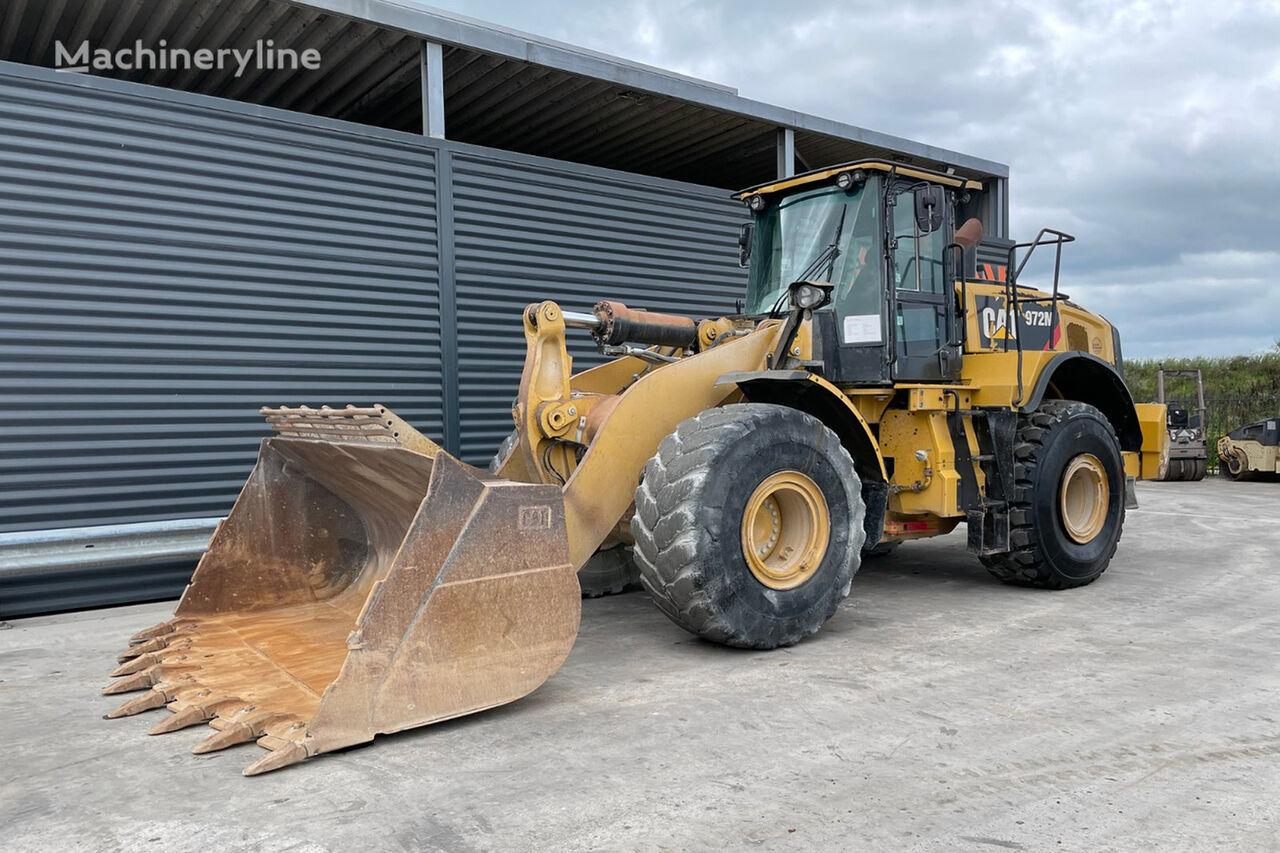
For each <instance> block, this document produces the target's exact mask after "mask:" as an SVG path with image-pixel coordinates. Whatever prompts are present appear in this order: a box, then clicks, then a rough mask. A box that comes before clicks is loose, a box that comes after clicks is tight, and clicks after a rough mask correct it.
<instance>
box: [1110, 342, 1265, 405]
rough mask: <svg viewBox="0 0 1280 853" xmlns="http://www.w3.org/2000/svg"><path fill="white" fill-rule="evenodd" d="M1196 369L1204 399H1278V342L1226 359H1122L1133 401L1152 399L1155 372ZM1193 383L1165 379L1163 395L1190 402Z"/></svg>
mask: <svg viewBox="0 0 1280 853" xmlns="http://www.w3.org/2000/svg"><path fill="white" fill-rule="evenodd" d="M1161 367H1164V368H1166V369H1179V370H1186V369H1194V368H1199V369H1200V370H1201V372H1202V373H1203V376H1204V396H1205V398H1206V399H1250V398H1253V399H1257V398H1262V399H1273V398H1278V397H1280V341H1278V342H1277V343H1276V348H1275V349H1274V350H1271V351H1269V352H1265V353H1262V354H1261V355H1235V356H1229V357H1226V358H1166V359H1149V358H1140V359H1125V362H1124V378H1125V382H1127V383H1128V385H1129V391H1130V392H1131V393H1132V394H1133V399H1134V400H1135V401H1136V402H1139V403H1142V402H1149V401H1154V400H1155V399H1156V371H1157V370H1159V369H1160V368H1161ZM1194 395H1195V383H1194V382H1193V381H1192V380H1190V379H1177V378H1166V380H1165V396H1166V397H1168V398H1170V399H1175V400H1188V401H1189V400H1191V399H1193V398H1194Z"/></svg>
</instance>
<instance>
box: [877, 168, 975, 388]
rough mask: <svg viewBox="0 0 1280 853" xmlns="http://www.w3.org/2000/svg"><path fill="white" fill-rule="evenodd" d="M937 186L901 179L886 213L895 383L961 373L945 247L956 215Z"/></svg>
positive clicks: (934, 379)
mask: <svg viewBox="0 0 1280 853" xmlns="http://www.w3.org/2000/svg"><path fill="white" fill-rule="evenodd" d="M949 199H950V196H949V193H948V192H947V191H946V190H945V189H944V188H943V187H940V186H938V185H936V184H928V183H920V182H910V181H902V182H899V183H898V185H897V186H895V187H894V189H893V191H892V192H891V193H890V194H889V198H888V201H889V207H888V210H887V212H886V216H885V220H886V224H887V229H886V240H885V245H886V251H885V255H886V258H887V264H886V266H887V267H888V292H889V317H890V328H891V337H892V340H891V341H890V345H889V361H890V372H891V375H892V377H893V380H894V381H895V382H942V381H947V380H952V379H956V378H958V377H959V375H960V352H959V348H958V347H955V346H953V345H952V341H954V340H956V339H957V338H956V335H955V329H956V309H955V299H956V298H955V286H954V280H955V276H954V273H953V271H952V270H950V269H949V264H948V255H950V256H952V257H954V254H955V253H954V252H952V253H947V252H946V251H944V250H945V248H946V246H947V244H949V243H950V242H951V234H952V231H953V230H954V217H953V213H952V205H951V204H950V200H949Z"/></svg>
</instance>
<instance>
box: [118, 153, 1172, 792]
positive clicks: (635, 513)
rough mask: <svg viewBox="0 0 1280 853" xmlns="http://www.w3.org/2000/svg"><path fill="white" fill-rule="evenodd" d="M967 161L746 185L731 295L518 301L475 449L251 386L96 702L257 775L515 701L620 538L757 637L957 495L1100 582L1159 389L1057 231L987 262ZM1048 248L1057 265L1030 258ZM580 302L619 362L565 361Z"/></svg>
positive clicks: (998, 559) (574, 623)
mask: <svg viewBox="0 0 1280 853" xmlns="http://www.w3.org/2000/svg"><path fill="white" fill-rule="evenodd" d="M980 189H981V187H980V185H978V184H977V183H975V182H970V181H966V180H964V179H963V178H959V177H956V176H953V175H944V174H937V173H933V172H929V171H925V170H921V169H913V168H905V167H902V166H897V165H893V164H890V163H882V162H876V161H861V162H856V163H850V164H847V165H844V166H840V167H836V168H830V169H823V170H820V171H815V172H810V173H807V174H804V175H801V176H798V177H795V178H790V179H787V180H783V181H778V182H774V183H771V184H769V185H765V186H759V187H755V188H752V189H750V190H747V191H744V192H742V193H740V194H739V196H738V197H739V198H741V199H742V200H743V201H744V202H745V203H746V206H747V208H748V209H749V211H750V213H751V221H750V222H748V223H746V224H744V226H743V230H742V234H741V238H740V241H739V244H740V245H739V248H740V252H741V256H742V261H743V263H744V265H749V267H750V269H749V275H748V282H747V288H746V293H745V304H744V306H743V309H742V311H741V313H739V314H737V315H734V316H726V317H718V318H705V319H692V318H687V317H680V316H673V315H669V314H664V313H658V312H651V311H644V310H637V309H635V308H630V307H627V306H626V305H623V304H621V303H619V302H610V301H602V302H599V303H598V304H596V305H595V306H594V308H593V309H592V310H591V311H590V312H586V311H584V312H572V311H565V310H562V309H561V307H560V306H559V305H557V304H555V303H554V302H540V303H534V304H532V305H529V306H528V308H527V309H526V310H525V312H524V314H523V318H522V319H523V324H524V334H525V339H526V342H527V355H526V359H525V365H524V372H523V375H522V377H521V381H520V388H519V395H518V397H517V399H516V402H515V404H514V407H513V410H512V415H513V418H514V421H515V435H514V438H513V439H511V440H510V441H509V443H508V445H507V447H505V448H504V450H503V451H502V453H501V454H500V456H499V458H498V459H497V460H496V461H495V464H494V465H493V466H492V467H493V470H492V471H483V470H480V469H477V468H473V467H471V466H469V465H466V464H463V463H462V462H460V461H458V460H457V459H455V458H453V457H452V456H450V455H449V454H448V453H446V452H444V451H443V450H442V449H441V448H440V447H439V446H438V445H436V444H435V443H434V442H432V441H431V440H429V439H427V438H426V437H424V436H422V435H420V434H419V433H418V432H417V431H416V430H414V429H413V427H411V426H410V425H409V424H407V423H405V422H404V421H403V420H401V419H400V418H398V417H396V416H395V415H394V414H393V413H392V412H390V411H388V410H386V409H385V408H383V407H382V406H376V405H375V406H368V407H363V408H356V407H352V406H348V407H347V408H345V409H330V408H327V407H325V408H320V409H313V408H307V407H301V408H274V409H264V410H263V414H264V415H265V416H266V418H267V420H268V421H269V423H270V425H271V426H272V427H273V428H274V431H275V435H273V436H272V437H270V438H266V439H264V440H263V442H262V446H261V451H260V455H259V458H258V463H257V466H256V467H255V468H254V470H253V473H252V474H251V475H250V477H249V480H248V482H247V483H246V484H245V487H244V490H243V491H242V492H241V494H240V497H239V498H238V500H237V501H236V503H235V506H234V508H233V509H232V510H231V513H230V515H229V516H228V517H227V519H226V520H225V521H224V522H223V523H222V524H221V526H220V527H219V529H218V530H217V532H216V533H215V535H214V537H213V539H212V542H211V543H210V546H209V550H208V552H207V553H206V554H205V555H204V557H203V559H202V560H201V561H200V564H199V566H198V567H197V569H196V572H195V575H194V576H193V578H192V580H191V584H190V586H188V587H187V590H186V592H185V593H184V595H183V597H182V600H181V602H180V603H179V604H178V607H177V611H176V613H175V614H174V617H173V618H172V619H170V620H169V621H167V622H164V623H162V624H160V625H157V626H155V627H153V628H149V629H147V630H144V631H141V632H140V633H138V634H136V635H135V636H134V637H133V639H132V641H131V643H130V645H129V647H128V648H127V649H126V650H125V651H124V652H123V653H122V654H121V655H120V666H119V667H118V668H117V669H116V670H115V671H114V672H113V673H112V674H113V675H114V676H117V677H118V678H117V680H115V681H114V682H113V684H112V685H111V686H109V687H108V688H106V692H109V693H123V692H128V691H145V692H139V693H138V694H137V695H136V696H134V697H133V698H130V699H129V700H128V701H127V702H125V703H124V704H123V705H121V706H120V707H119V708H117V709H116V710H114V711H112V712H111V714H109V715H108V716H113V717H114V716H124V715H129V714H134V713H138V712H140V711H144V710H147V709H152V708H161V707H165V708H167V709H168V710H169V711H170V712H171V713H170V714H169V715H168V716H166V717H165V718H164V719H163V720H161V721H160V722H158V723H157V724H156V725H155V726H154V727H153V728H152V729H151V731H152V732H153V733H161V732H170V731H174V730H176V729H180V728H183V727H186V726H191V725H196V724H199V723H204V722H207V723H208V724H209V725H210V726H212V728H213V729H214V730H215V731H214V733H213V734H212V735H211V736H209V737H208V738H207V739H205V740H204V741H203V742H201V743H200V744H198V745H197V746H196V747H195V752H206V751H209V750H213V749H220V748H223V747H227V746H230V745H232V744H236V743H242V742H247V741H251V740H254V741H256V742H257V743H258V745H259V746H261V747H265V748H266V749H267V750H268V752H267V753H266V754H264V755H262V756H261V757H260V758H259V759H258V760H257V761H255V762H254V763H253V764H251V765H249V767H248V768H247V769H246V770H245V773H246V774H256V773H261V772H264V771H267V770H273V769H275V768H278V767H282V766H285V765H288V764H292V763H294V762H297V761H300V760H302V759H304V758H307V757H309V756H312V755H316V754H318V753H322V752H328V751H331V750H335V749H339V748H342V747H345V746H349V745H352V744H357V743H362V742H366V741H369V740H372V739H373V737H374V736H375V735H377V734H380V733H386V732H394V731H398V730H401V729H406V728H411V727H414V726H421V725H425V724H427V723H432V722H436V721H438V720H444V719H448V718H450V717H456V716H459V715H462V714H470V713H473V712H476V711H480V710H483V709H485V708H490V707H493V706H495V705H501V704H503V703H506V702H511V701H513V700H515V699H518V698H520V697H521V696H524V695H526V694H528V693H529V692H531V691H532V690H534V689H536V688H537V687H538V686H539V685H540V684H541V683H542V682H543V681H545V680H546V679H547V678H548V677H550V676H551V675H552V674H553V673H554V672H555V671H556V669H557V668H558V667H559V666H560V664H561V662H562V661H563V660H564V658H565V656H566V655H567V654H568V652H569V649H570V647H571V646H572V645H573V642H574V639H575V635H576V634H577V630H578V621H579V614H580V608H581V596H580V588H579V583H578V580H577V577H576V574H575V573H576V572H577V570H578V569H579V568H581V567H583V566H585V565H586V564H587V563H588V562H589V560H591V558H592V557H593V555H594V554H596V553H597V552H602V551H609V550H610V549H614V548H618V547H624V546H633V547H634V554H635V562H636V564H637V565H638V567H639V571H640V575H641V580H642V582H643V585H644V587H645V589H646V590H648V592H649V594H650V595H651V596H652V598H653V600H654V602H655V603H656V604H657V605H658V606H659V607H660V608H661V609H662V611H663V612H664V613H665V614H666V615H667V616H669V617H670V618H671V620H672V621H674V622H675V623H676V624H677V625H679V626H680V627H682V628H684V629H686V630H687V631H690V632H692V633H694V634H696V635H698V636H701V637H705V638H707V639H709V640H712V641H715V642H719V643H725V644H728V645H731V646H739V647H746V648H758V649H770V648H775V647H778V646H785V645H789V644H792V643H796V642H798V641H800V640H801V639H803V638H805V637H807V636H809V635H811V634H813V633H814V632H815V631H817V630H818V629H819V628H821V626H822V624H823V623H824V622H825V621H826V620H827V619H829V618H830V617H831V615H832V614H833V613H835V611H836V608H837V607H838V606H839V604H840V602H841V601H842V600H843V599H844V598H845V596H846V595H848V593H849V589H850V583H851V581H852V579H853V576H854V573H855V572H856V571H857V569H858V566H859V564H860V560H861V555H862V553H863V552H868V553H873V552H876V551H877V550H886V549H888V548H891V547H892V546H893V545H895V544H896V543H900V542H903V541H906V540H911V539H918V538H922V537H927V536H938V535H941V534H945V533H948V532H950V531H951V530H952V529H953V528H955V527H956V526H957V525H959V524H961V523H964V524H965V525H966V527H967V544H968V549H969V550H970V551H971V552H973V553H974V554H975V555H976V556H977V557H978V558H979V559H980V560H981V561H982V562H983V563H984V564H985V565H986V566H987V568H988V569H989V570H990V571H991V573H992V574H994V575H995V576H996V577H997V578H999V579H1000V580H1002V581H1005V582H1009V583H1016V584H1024V585H1029V586H1039V587H1045V588H1049V589H1063V588H1067V587H1075V586H1080V585H1083V584H1087V583H1090V582H1092V581H1093V580H1095V579H1096V578H1097V577H1098V576H1099V575H1100V574H1102V572H1103V571H1104V570H1105V569H1106V568H1107V565H1108V564H1109V563H1110V561H1111V558H1112V555H1113V554H1114V552H1115V549H1116V543H1117V541H1118V540H1119V538H1120V532H1121V527H1122V525H1123V523H1124V516H1125V508H1126V505H1127V504H1130V505H1131V502H1132V490H1131V488H1130V485H1131V483H1132V481H1133V479H1135V478H1148V479H1149V478H1153V477H1155V476H1157V474H1158V472H1159V470H1160V467H1161V465H1162V464H1164V463H1165V461H1166V457H1167V452H1168V432H1167V430H1166V429H1165V411H1164V407H1163V406H1158V405H1150V404H1148V405H1137V406H1135V405H1134V403H1133V401H1132V399H1131V398H1130V396H1129V393H1128V391H1127V390H1126V388H1125V384H1124V382H1123V380H1122V379H1121V376H1120V374H1119V365H1120V347H1119V336H1118V334H1117V332H1116V330H1115V328H1113V327H1112V326H1111V325H1110V324H1109V323H1108V322H1107V321H1106V320H1104V319H1102V318H1101V317H1098V316H1096V315H1094V314H1090V313H1089V312H1087V311H1085V310H1084V309H1082V308H1080V307H1079V306H1077V305H1075V304H1074V303H1073V302H1071V301H1070V299H1068V298H1067V297H1066V296H1065V295H1064V294H1061V293H1059V292H1058V284H1057V266H1058V262H1059V261H1060V256H1061V251H1062V246H1063V244H1064V243H1066V242H1068V241H1070V239H1071V238H1070V236H1069V235H1065V234H1062V233H1060V232H1052V231H1042V232H1041V234H1040V235H1039V236H1037V238H1036V239H1035V240H1034V241H1032V242H1031V243H1029V244H1022V245H1013V244H1007V247H1011V248H1007V256H1008V262H1007V264H1004V265H1002V266H1000V273H999V275H996V276H994V280H993V277H992V276H991V275H987V276H985V277H984V278H982V279H980V278H978V277H977V274H976V269H977V268H978V265H977V259H976V256H977V251H978V250H979V249H980V248H983V247H986V249H987V250H989V249H990V246H991V245H993V244H992V243H991V242H987V243H983V242H982V225H981V222H980V221H979V220H978V219H976V218H968V216H967V215H968V213H970V212H972V211H974V210H977V209H979V207H980V199H979V198H978V193H979V191H980ZM959 219H967V221H964V222H963V224H961V225H960V226H959V227H957V226H956V222H957V220H959ZM996 245H997V246H999V245H1006V244H996ZM1044 246H1052V247H1053V252H1054V274H1053V281H1052V284H1051V285H1046V286H1044V287H1042V288H1040V289H1034V288H1031V287H1029V286H1024V285H1021V284H1019V283H1018V281H1017V279H1018V277H1019V273H1021V272H1022V268H1023V267H1024V266H1025V265H1026V262H1027V259H1028V257H1029V256H1030V255H1031V254H1032V253H1033V252H1034V250H1035V249H1036V248H1037V247H1044ZM1002 251H1003V250H1002ZM1019 251H1020V252H1021V257H1020V258H1019V254H1018V253H1019ZM988 253H989V252H988ZM983 267H984V269H986V270H988V271H990V270H991V269H993V266H992V265H990V264H984V265H983ZM570 329H573V330H580V332H575V333H582V334H590V335H591V336H593V338H594V339H595V341H596V343H597V344H598V346H599V349H600V351H601V352H602V353H604V354H605V355H608V356H611V357H612V360H610V361H607V362H605V363H603V364H601V365H599V366H596V367H592V368H590V369H588V370H584V371H582V372H579V373H577V374H574V373H573V372H572V370H571V365H570V359H569V357H568V355H567V353H566V349H565V339H566V335H567V334H568V333H569V331H568V330H570Z"/></svg>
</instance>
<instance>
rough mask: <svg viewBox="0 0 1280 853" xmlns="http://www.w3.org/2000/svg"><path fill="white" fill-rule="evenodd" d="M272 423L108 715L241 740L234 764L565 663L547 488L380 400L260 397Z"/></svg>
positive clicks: (286, 757) (476, 701) (396, 725)
mask: <svg viewBox="0 0 1280 853" xmlns="http://www.w3.org/2000/svg"><path fill="white" fill-rule="evenodd" d="M264 413H265V414H267V416H268V420H269V421H272V425H273V426H274V427H275V428H276V430H277V432H278V433H279V435H277V436H276V437H273V438H268V439H264V440H263V442H262V446H261V449H260V452H259V456H258V463H257V465H256V467H255V468H254V469H253V473H252V474H250V476H249V480H248V482H247V483H246V484H245V486H244V489H243V490H242V491H241V493H240V496H239V498H238V499H237V500H236V503H235V506H234V507H233V508H232V510H231V513H230V515H228V517H227V518H226V520H225V521H223V522H222V524H221V525H220V526H219V527H218V530H217V532H216V533H215V534H214V536H213V540H212V541H211V542H210V545H209V550H208V552H207V553H206V554H205V555H204V557H203V558H202V559H201V560H200V564H199V565H198V566H197V568H196V572H195V575H194V576H193V577H192V579H191V584H190V585H189V586H188V587H187V589H186V592H185V593H184V594H183V596H182V600H181V601H180V602H179V604H178V608H177V611H176V612H175V614H174V616H173V618H172V619H170V620H168V621H167V622H163V623H161V624H159V625H156V626H155V627H153V628H149V629H147V630H144V631H140V632H139V633H138V634H136V635H135V636H134V637H133V639H132V640H131V643H130V646H129V648H127V649H126V650H125V651H124V652H123V653H122V654H121V655H120V658H119V659H120V661H121V665H120V666H119V667H117V668H116V670H115V671H114V672H112V675H113V676H118V680H116V681H114V682H113V683H112V684H111V685H109V686H108V687H107V688H105V689H104V691H103V692H105V693H123V692H127V691H131V690H146V691H147V692H145V693H141V694H139V695H137V696H135V697H133V698H131V699H129V700H128V701H127V702H125V703H124V704H123V705H121V706H120V707H119V708H117V709H116V710H114V711H112V712H111V713H110V714H108V715H107V716H108V717H117V716H125V715H129V714H135V713H138V712H141V711H144V710H148V709H151V708H159V707H162V706H163V707H166V708H168V710H169V711H171V712H172V715H171V716H169V717H167V718H165V719H164V720H161V721H160V722H159V723H157V724H156V725H155V726H154V727H153V728H152V729H151V733H152V734H160V733H163V732H170V731H175V730H177V729H179V728H185V727H187V726H191V725H196V724H198V723H202V722H207V723H209V725H210V726H212V727H213V728H214V729H215V731H214V733H213V734H212V735H210V736H209V737H208V738H207V739H206V740H204V741H203V742H202V743H200V744H198V745H197V746H196V747H195V749H194V751H195V752H197V753H201V752H208V751H210V750H215V749H222V748H224V747H227V746H231V745H233V744H237V743H243V742H247V741H250V740H256V741H257V742H258V745H259V746H262V747H265V748H266V749H268V750H269V752H268V753H267V754H266V755H263V756H261V757H260V758H259V759H258V760H257V761H255V762H253V763H252V764H250V765H249V766H248V767H247V768H246V769H245V771H244V772H245V774H246V775H254V774H257V773H263V772H266V771H268V770H274V769H277V768H279V767H283V766H286V765H288V764H293V763H295V762H297V761H301V760H302V759H304V758H307V757H309V756H312V755H316V754H318V753H321V752H329V751H331V750H335V749H339V748H341V747H345V746H350V745H352V744H357V743H363V742H366V741H369V740H372V739H373V737H374V735H376V734H381V733H386V732H395V731H399V730H401V729H407V728H412V727H414V726H422V725H426V724H428V723H433V722H437V721H439V720H444V719H448V718H450V717H457V716H461V715H463V714H470V713H472V712H475V711H480V710H483V709H485V708H491V707H493V706H495V705H502V704H504V703H506V702H511V701H514V700H516V699H519V698H520V697H522V696H525V695H526V694H528V693H530V692H532V691H533V690H534V689H536V688H537V687H538V686H539V685H540V684H542V682H544V681H545V680H546V679H547V678H549V677H550V676H551V675H552V674H553V673H554V672H555V671H556V670H557V669H558V668H559V667H560V664H561V663H562V662H563V661H564V658H565V656H566V655H568V653H569V649H570V647H571V646H572V645H573V641H574V638H575V637H576V635H577V631H578V619H579V614H580V608H581V598H580V593H579V589H578V581H577V576H576V574H575V571H574V567H573V566H572V565H571V564H570V562H569V549H568V542H567V535H566V532H565V524H564V507H563V503H562V499H561V492H560V489H559V488H557V487H555V486H547V485H530V484H526V483H515V482H511V481H508V480H504V479H501V478H498V477H494V476H493V475H490V474H487V473H484V472H481V471H479V470H478V469H476V468H472V467H471V466H469V465H465V464H463V463H461V462H459V461H458V460H456V459H454V458H453V457H452V456H450V455H449V454H447V453H445V452H444V451H443V450H441V449H440V448H439V447H438V446H436V445H435V444H434V443H432V442H431V441H429V440H428V439H426V438H425V437H423V436H421V435H420V434H418V433H417V432H416V431H414V430H413V429H412V427H409V426H408V425H407V424H405V423H404V422H403V421H401V420H400V419H399V418H396V417H395V416H394V415H393V414H391V413H390V412H388V411H387V410H386V409H385V408H383V407H380V406H379V407H373V408H369V409H354V408H352V407H348V408H347V409H343V410H337V409H327V408H326V409H306V408H302V409H273V410H264Z"/></svg>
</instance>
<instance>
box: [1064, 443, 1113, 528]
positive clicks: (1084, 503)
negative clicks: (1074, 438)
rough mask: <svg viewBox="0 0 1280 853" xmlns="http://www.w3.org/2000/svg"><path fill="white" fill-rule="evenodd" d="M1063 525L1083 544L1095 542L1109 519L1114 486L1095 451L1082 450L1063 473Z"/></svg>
mask: <svg viewBox="0 0 1280 853" xmlns="http://www.w3.org/2000/svg"><path fill="white" fill-rule="evenodd" d="M1061 492H1062V495H1061V500H1060V501H1059V503H1060V506H1061V509H1062V526H1063V527H1065V528H1066V529H1067V535H1068V536H1070V537H1071V538H1072V539H1074V540H1075V541H1077V542H1079V543H1080V544H1081V545H1083V544H1085V543H1088V542H1092V541H1093V539H1094V537H1096V536H1097V535H1098V534H1099V533H1101V532H1102V526H1103V525H1104V524H1105V523H1106V521H1107V505H1108V504H1109V503H1110V502H1111V501H1110V499H1111V486H1110V485H1109V484H1108V483H1107V472H1106V470H1105V469H1104V468H1103V467H1102V462H1101V461H1099V459H1098V457H1096V456H1094V455H1093V454H1092V453H1081V454H1080V455H1079V456H1077V457H1076V458H1075V459H1072V460H1071V462H1070V464H1068V465H1067V470H1066V471H1064V472H1063V473H1062V490H1061Z"/></svg>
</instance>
